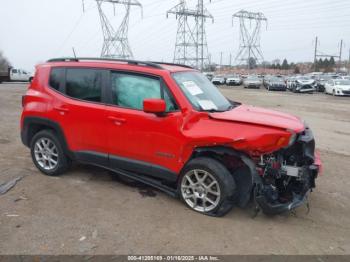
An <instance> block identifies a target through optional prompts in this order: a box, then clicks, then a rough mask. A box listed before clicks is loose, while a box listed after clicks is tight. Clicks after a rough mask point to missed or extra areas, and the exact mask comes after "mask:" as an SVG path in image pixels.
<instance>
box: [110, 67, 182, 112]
mask: <svg viewBox="0 0 350 262" xmlns="http://www.w3.org/2000/svg"><path fill="white" fill-rule="evenodd" d="M111 88H112V95H113V104H115V105H118V106H120V107H126V108H132V109H137V110H142V109H143V100H144V99H147V98H159V99H164V100H165V102H166V105H167V111H174V110H176V109H177V106H176V104H175V103H174V100H173V99H172V98H171V96H170V95H169V93H168V91H167V90H166V88H164V86H163V85H162V82H161V81H160V79H158V78H156V77H151V76H142V75H136V74H127V73H118V72H112V73H111ZM164 90H166V91H165V92H164Z"/></svg>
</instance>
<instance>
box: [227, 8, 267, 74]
mask: <svg viewBox="0 0 350 262" xmlns="http://www.w3.org/2000/svg"><path fill="white" fill-rule="evenodd" d="M235 18H238V19H239V27H240V45H239V50H238V53H237V55H236V58H235V63H239V64H242V63H247V66H248V69H250V68H251V65H252V60H253V59H254V62H255V63H256V64H257V63H258V61H263V60H264V57H263V54H262V51H261V49H260V32H261V24H262V22H266V23H267V18H266V17H265V16H264V14H262V13H253V12H248V11H245V10H241V11H239V12H237V13H235V14H233V15H232V24H233V20H234V19H235ZM248 24H249V25H248Z"/></svg>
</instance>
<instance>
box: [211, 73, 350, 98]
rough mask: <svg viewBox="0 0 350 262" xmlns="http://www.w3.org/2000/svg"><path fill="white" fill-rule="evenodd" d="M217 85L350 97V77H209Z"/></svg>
mask: <svg viewBox="0 0 350 262" xmlns="http://www.w3.org/2000/svg"><path fill="white" fill-rule="evenodd" d="M208 77H209V79H211V81H212V83H213V84H215V85H227V86H238V85H243V87H244V88H261V87H265V88H266V89H267V90H269V91H287V90H289V91H291V92H294V93H313V92H324V93H326V94H332V95H335V96H338V95H339V96H341V95H350V76H341V75H336V74H318V75H295V76H281V75H264V76H263V75H227V76H225V75H214V76H212V77H210V76H208Z"/></svg>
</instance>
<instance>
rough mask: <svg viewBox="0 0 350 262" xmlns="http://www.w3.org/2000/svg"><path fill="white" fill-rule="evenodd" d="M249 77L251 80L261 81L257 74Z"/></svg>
mask: <svg viewBox="0 0 350 262" xmlns="http://www.w3.org/2000/svg"><path fill="white" fill-rule="evenodd" d="M247 79H248V80H251V81H260V79H259V77H257V76H248V78H247Z"/></svg>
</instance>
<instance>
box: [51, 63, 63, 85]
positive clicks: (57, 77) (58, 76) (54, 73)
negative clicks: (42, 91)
mask: <svg viewBox="0 0 350 262" xmlns="http://www.w3.org/2000/svg"><path fill="white" fill-rule="evenodd" d="M63 79H64V69H63V68H52V69H51V73H50V80H49V85H50V87H52V88H53V89H56V90H60V87H61V86H62V83H63Z"/></svg>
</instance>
